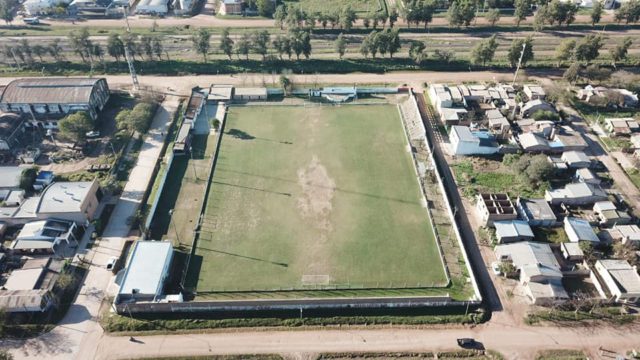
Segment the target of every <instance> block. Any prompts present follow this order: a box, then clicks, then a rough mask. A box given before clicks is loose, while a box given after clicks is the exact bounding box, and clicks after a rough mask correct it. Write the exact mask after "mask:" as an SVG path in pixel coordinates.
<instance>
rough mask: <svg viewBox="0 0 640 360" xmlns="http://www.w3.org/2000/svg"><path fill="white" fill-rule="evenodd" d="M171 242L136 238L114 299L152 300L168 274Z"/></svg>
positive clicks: (158, 294)
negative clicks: (138, 239)
mask: <svg viewBox="0 0 640 360" xmlns="http://www.w3.org/2000/svg"><path fill="white" fill-rule="evenodd" d="M172 259H173V246H172V245H171V242H169V241H136V243H135V244H134V245H133V249H132V250H131V255H130V257H129V261H128V263H127V266H126V270H125V273H124V276H123V278H122V283H121V285H120V290H119V291H118V295H117V296H116V299H115V303H116V304H120V303H123V302H139V301H154V300H156V299H157V298H158V297H159V296H161V295H162V292H163V289H164V282H165V280H166V279H167V277H168V276H169V269H170V267H171V260H172Z"/></svg>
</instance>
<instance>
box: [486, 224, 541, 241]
mask: <svg viewBox="0 0 640 360" xmlns="http://www.w3.org/2000/svg"><path fill="white" fill-rule="evenodd" d="M493 226H495V228H496V238H497V239H498V243H499V244H506V243H510V242H516V241H528V240H533V238H534V236H533V231H532V230H531V227H530V226H529V224H528V223H527V222H526V221H522V220H502V221H494V222H493Z"/></svg>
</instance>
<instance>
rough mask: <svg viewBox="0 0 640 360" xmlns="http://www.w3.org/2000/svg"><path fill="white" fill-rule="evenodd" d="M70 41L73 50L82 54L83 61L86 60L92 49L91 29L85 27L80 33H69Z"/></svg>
mask: <svg viewBox="0 0 640 360" xmlns="http://www.w3.org/2000/svg"><path fill="white" fill-rule="evenodd" d="M69 43H70V44H71V48H72V49H73V51H74V52H75V53H76V54H78V55H79V56H80V58H81V59H82V62H86V58H87V57H89V56H90V55H89V51H90V49H91V47H92V46H91V41H90V40H89V30H88V29H87V28H86V27H84V28H82V29H81V30H80V32H79V33H76V32H75V31H72V32H71V33H69Z"/></svg>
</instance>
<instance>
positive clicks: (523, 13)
mask: <svg viewBox="0 0 640 360" xmlns="http://www.w3.org/2000/svg"><path fill="white" fill-rule="evenodd" d="M514 7H515V9H514V12H513V19H514V21H515V22H516V26H520V23H521V22H522V20H524V19H526V18H527V15H529V11H530V9H531V0H516V1H515V2H514Z"/></svg>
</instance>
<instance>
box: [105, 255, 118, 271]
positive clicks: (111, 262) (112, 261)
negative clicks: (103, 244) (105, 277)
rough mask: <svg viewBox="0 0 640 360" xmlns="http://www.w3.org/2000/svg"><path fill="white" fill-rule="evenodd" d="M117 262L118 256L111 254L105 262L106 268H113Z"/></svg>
mask: <svg viewBox="0 0 640 360" xmlns="http://www.w3.org/2000/svg"><path fill="white" fill-rule="evenodd" d="M117 262H118V258H117V257H115V256H112V257H111V258H110V259H109V261H108V262H107V270H113V268H114V267H115V266H116V263H117Z"/></svg>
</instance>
